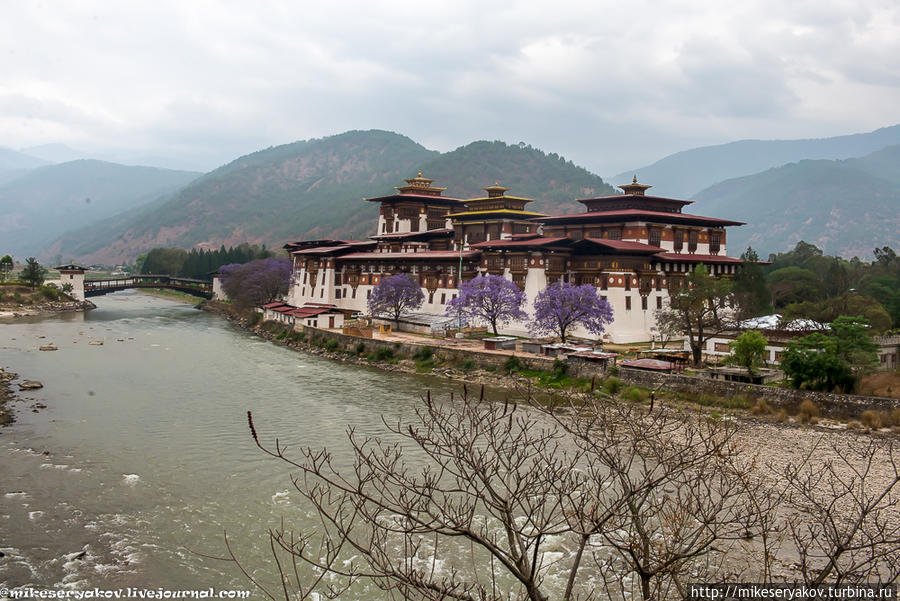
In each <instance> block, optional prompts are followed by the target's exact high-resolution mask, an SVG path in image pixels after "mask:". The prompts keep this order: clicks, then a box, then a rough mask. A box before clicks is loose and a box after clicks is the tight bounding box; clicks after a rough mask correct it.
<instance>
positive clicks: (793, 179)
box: [688, 145, 900, 257]
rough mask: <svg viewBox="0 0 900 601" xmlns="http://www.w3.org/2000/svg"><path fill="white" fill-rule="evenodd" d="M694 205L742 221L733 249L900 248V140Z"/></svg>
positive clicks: (770, 174)
mask: <svg viewBox="0 0 900 601" xmlns="http://www.w3.org/2000/svg"><path fill="white" fill-rule="evenodd" d="M696 201H697V203H696V204H695V205H692V206H691V207H690V208H689V209H688V210H689V211H691V212H696V213H699V214H703V215H714V216H716V217H723V218H726V219H737V220H739V221H745V222H747V225H744V226H741V227H735V228H729V230H728V249H729V254H731V255H735V256H736V255H738V254H740V253H741V252H743V251H744V249H746V248H747V246H748V245H751V246H753V248H755V249H756V250H757V251H758V252H759V255H760V256H762V257H765V256H767V255H768V254H769V253H771V252H780V251H785V250H788V249H790V248H791V247H793V246H794V245H795V244H796V243H797V242H798V241H799V240H805V241H806V242H810V243H812V244H815V245H816V246H818V247H819V248H821V249H823V250H824V251H825V252H826V253H827V254H836V255H840V256H844V257H853V256H860V257H869V256H871V254H872V250H873V249H874V248H876V247H881V246H885V245H887V246H890V247H892V248H894V249H900V145H897V146H890V147H888V148H885V149H883V150H880V151H878V152H874V153H872V154H869V155H867V156H865V157H862V158H854V159H847V160H843V161H823V160H817V161H800V162H799V163H791V164H789V165H785V166H783V167H778V168H776V169H769V170H768V171H764V172H762V173H757V174H754V175H749V176H746V177H740V178H735V179H730V180H727V181H724V182H722V183H719V184H716V185H714V186H711V187H709V188H707V189H706V190H703V191H701V192H700V193H699V194H697V195H696Z"/></svg>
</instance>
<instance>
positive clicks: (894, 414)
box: [891, 407, 900, 426]
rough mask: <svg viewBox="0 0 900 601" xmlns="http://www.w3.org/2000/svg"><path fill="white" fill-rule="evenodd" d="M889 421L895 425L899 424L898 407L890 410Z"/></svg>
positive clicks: (899, 409)
mask: <svg viewBox="0 0 900 601" xmlns="http://www.w3.org/2000/svg"><path fill="white" fill-rule="evenodd" d="M891 421H892V422H893V423H894V425H895V426H900V407H897V408H896V409H894V410H893V411H891Z"/></svg>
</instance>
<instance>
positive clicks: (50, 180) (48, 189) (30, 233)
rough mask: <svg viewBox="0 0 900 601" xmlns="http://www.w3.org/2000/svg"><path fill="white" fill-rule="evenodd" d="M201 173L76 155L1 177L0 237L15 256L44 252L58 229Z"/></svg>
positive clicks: (146, 197)
mask: <svg viewBox="0 0 900 601" xmlns="http://www.w3.org/2000/svg"><path fill="white" fill-rule="evenodd" d="M198 175H200V174H199V173H194V172H190V171H172V170H167V169H156V168H154V167H126V166H124V165H116V164H115V163H105V162H102V161H93V160H79V161H71V162H68V163H62V164H59V165H46V166H42V167H38V168H35V169H31V170H29V171H27V172H25V173H23V174H21V175H19V176H18V177H16V178H14V179H12V180H11V181H6V182H4V183H0V240H2V242H3V244H2V246H3V247H4V251H3V252H4V253H6V252H10V253H14V254H15V255H16V256H17V257H24V256H27V255H33V254H39V253H43V254H44V255H46V254H47V253H46V249H47V248H48V247H49V246H50V244H51V243H52V242H53V240H55V239H56V238H57V237H58V236H59V235H60V234H62V233H63V232H66V231H68V230H70V229H72V228H75V227H80V226H83V225H87V224H89V223H94V222H96V221H98V220H100V219H104V218H106V217H109V216H110V215H114V214H116V213H119V212H121V211H123V210H126V209H129V208H132V207H136V206H140V205H144V204H146V203H148V202H150V201H152V200H154V199H155V198H158V197H159V196H161V195H165V194H168V193H171V192H173V191H175V190H178V189H179V188H181V187H182V186H184V185H185V184H187V183H188V182H190V181H191V180H193V179H195V178H196V177H197V176H198Z"/></svg>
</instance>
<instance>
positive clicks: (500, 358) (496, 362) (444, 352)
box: [294, 324, 590, 377]
mask: <svg viewBox="0 0 900 601" xmlns="http://www.w3.org/2000/svg"><path fill="white" fill-rule="evenodd" d="M294 330H295V331H297V332H302V333H304V334H306V336H307V337H312V336H317V337H318V338H320V339H323V340H336V341H337V343H338V348H340V349H342V350H345V351H349V352H355V351H356V345H358V344H359V343H363V344H365V345H366V352H367V353H371V352H373V351H375V350H377V349H379V348H384V349H389V350H391V351H393V352H394V353H398V354H402V355H406V356H408V357H411V356H412V355H414V354H416V351H418V350H420V349H421V348H422V347H426V346H427V347H430V348H431V351H432V354H433V355H434V356H435V357H437V358H439V359H440V360H442V361H446V362H448V363H461V362H462V361H464V360H466V359H471V360H472V361H474V362H475V365H476V366H477V367H481V368H484V367H493V368H499V367H502V366H503V364H504V363H505V362H506V361H507V359H509V355H501V354H496V353H486V352H480V351H473V350H469V349H454V348H448V347H445V346H437V345H432V344H427V343H423V344H418V343H412V342H391V341H389V340H378V339H376V338H363V337H361V336H351V335H349V334H344V333H342V332H335V331H332V330H320V329H318V328H313V327H310V326H304V325H299V324H298V325H295V326H294ZM516 356H517V357H518V358H519V360H520V361H521V362H522V363H523V364H525V365H526V366H527V367H529V368H533V369H540V370H544V371H550V370H552V369H553V359H552V358H547V357H541V356H538V355H531V354H517V355H516ZM573 375H574V374H573ZM580 377H585V376H580ZM587 377H590V376H587Z"/></svg>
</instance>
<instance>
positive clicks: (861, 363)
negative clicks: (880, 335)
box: [781, 316, 878, 392]
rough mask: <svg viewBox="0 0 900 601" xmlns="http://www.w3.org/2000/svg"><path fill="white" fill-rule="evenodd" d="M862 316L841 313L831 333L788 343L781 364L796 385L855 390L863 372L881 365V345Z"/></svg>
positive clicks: (830, 330)
mask: <svg viewBox="0 0 900 601" xmlns="http://www.w3.org/2000/svg"><path fill="white" fill-rule="evenodd" d="M868 329H869V327H868V323H866V320H865V318H863V317H862V316H855V317H848V316H841V317H838V318H837V319H835V320H834V321H833V322H832V323H831V324H830V329H829V331H828V333H818V332H817V333H814V334H810V335H809V336H804V337H803V338H801V339H800V340H797V341H795V342H792V343H791V344H790V345H788V348H787V350H786V351H785V352H784V355H783V356H782V359H781V368H782V369H783V370H784V373H785V375H786V376H787V377H788V379H789V380H790V381H791V385H792V386H793V387H794V388H801V387H805V388H809V389H811V390H828V391H830V390H834V389H839V390H841V391H843V392H853V391H854V390H856V387H857V385H858V384H859V379H860V378H861V377H862V375H863V374H865V373H866V372H868V371H869V370H871V369H873V368H874V367H875V366H877V365H878V347H877V346H876V345H875V343H874V342H872V339H871V338H870V337H869V332H868Z"/></svg>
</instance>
